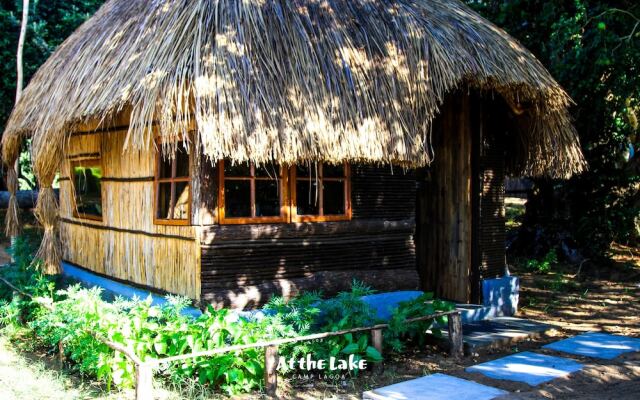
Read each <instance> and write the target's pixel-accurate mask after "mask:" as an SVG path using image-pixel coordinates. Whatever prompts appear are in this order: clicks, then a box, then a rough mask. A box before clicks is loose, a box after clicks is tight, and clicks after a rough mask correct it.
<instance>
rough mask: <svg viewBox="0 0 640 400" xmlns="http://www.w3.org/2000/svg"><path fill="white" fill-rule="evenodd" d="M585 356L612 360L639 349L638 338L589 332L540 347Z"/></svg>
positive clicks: (639, 340)
mask: <svg viewBox="0 0 640 400" xmlns="http://www.w3.org/2000/svg"><path fill="white" fill-rule="evenodd" d="M542 348H543V349H550V350H555V351H561V352H563V353H568V354H576V355H579V356H585V357H594V358H602V359H605V360H613V359H614V358H616V357H618V356H619V355H621V354H624V353H630V352H634V351H640V339H635V338H628V337H625V336H616V335H609V334H606V333H598V332H590V333H585V334H584V335H579V336H576V337H572V338H569V339H565V340H561V341H559V342H555V343H551V344H548V345H546V346H543V347H542Z"/></svg>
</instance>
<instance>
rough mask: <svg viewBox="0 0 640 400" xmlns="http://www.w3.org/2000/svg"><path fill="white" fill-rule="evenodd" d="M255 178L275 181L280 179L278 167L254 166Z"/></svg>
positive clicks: (269, 165)
mask: <svg viewBox="0 0 640 400" xmlns="http://www.w3.org/2000/svg"><path fill="white" fill-rule="evenodd" d="M255 176H256V177H258V178H271V179H277V178H279V177H280V166H279V165H278V164H273V163H269V164H263V165H261V166H256V168H255Z"/></svg>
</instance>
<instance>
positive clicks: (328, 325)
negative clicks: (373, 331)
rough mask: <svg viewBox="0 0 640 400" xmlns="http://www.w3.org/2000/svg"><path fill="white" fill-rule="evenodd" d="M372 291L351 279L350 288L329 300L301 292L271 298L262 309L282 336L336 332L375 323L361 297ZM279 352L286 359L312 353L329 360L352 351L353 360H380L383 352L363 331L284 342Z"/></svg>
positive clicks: (316, 357) (373, 313)
mask: <svg viewBox="0 0 640 400" xmlns="http://www.w3.org/2000/svg"><path fill="white" fill-rule="evenodd" d="M373 293H374V291H373V290H371V288H369V287H367V286H366V285H364V284H362V283H361V282H358V281H355V280H354V281H353V283H352V287H351V291H349V292H341V293H339V294H338V295H337V296H336V297H334V298H331V299H327V300H322V298H321V295H320V294H319V293H303V294H301V295H299V296H296V297H294V298H292V299H290V300H288V301H285V300H284V299H283V298H281V297H274V298H272V299H271V301H270V302H269V304H267V306H266V307H265V309H266V310H268V311H270V312H273V313H274V314H273V316H272V317H271V318H272V320H273V321H276V322H277V323H276V324H275V325H276V326H280V329H284V331H282V332H280V333H281V336H283V337H295V336H303V335H310V334H313V333H319V332H336V331H341V330H346V329H351V328H357V327H362V326H370V325H372V324H374V323H375V322H377V321H376V313H375V310H373V309H372V308H371V307H370V306H369V305H368V304H367V303H365V302H364V301H363V300H362V298H361V297H362V296H366V295H369V294H373ZM281 353H282V355H283V356H285V357H287V358H288V359H291V358H294V359H298V358H301V357H304V356H306V354H313V355H314V358H315V359H325V360H328V359H329V358H330V357H336V358H337V357H339V356H340V355H351V354H353V355H354V360H355V361H356V362H358V361H359V360H362V359H365V360H367V361H369V362H379V361H382V355H381V354H380V353H379V352H378V351H377V350H376V349H375V348H373V347H372V346H370V343H369V334H368V333H366V332H365V333H357V334H346V335H340V336H334V337H331V338H327V339H324V340H318V341H311V342H301V343H296V344H292V345H287V346H283V347H282V348H281Z"/></svg>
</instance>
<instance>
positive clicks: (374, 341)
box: [371, 329, 384, 374]
mask: <svg viewBox="0 0 640 400" xmlns="http://www.w3.org/2000/svg"><path fill="white" fill-rule="evenodd" d="M371 345H372V346H373V347H374V348H375V349H376V350H378V353H380V355H382V329H373V330H372V331H371ZM383 371H384V364H383V362H382V361H380V362H379V363H376V364H374V365H373V372H375V373H377V374H381V373H382V372H383Z"/></svg>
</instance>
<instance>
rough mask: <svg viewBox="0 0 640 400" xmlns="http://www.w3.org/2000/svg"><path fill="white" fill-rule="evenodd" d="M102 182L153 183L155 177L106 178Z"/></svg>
mask: <svg viewBox="0 0 640 400" xmlns="http://www.w3.org/2000/svg"><path fill="white" fill-rule="evenodd" d="M102 182H121V183H125V182H153V176H141V177H137V178H118V177H104V178H102Z"/></svg>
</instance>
